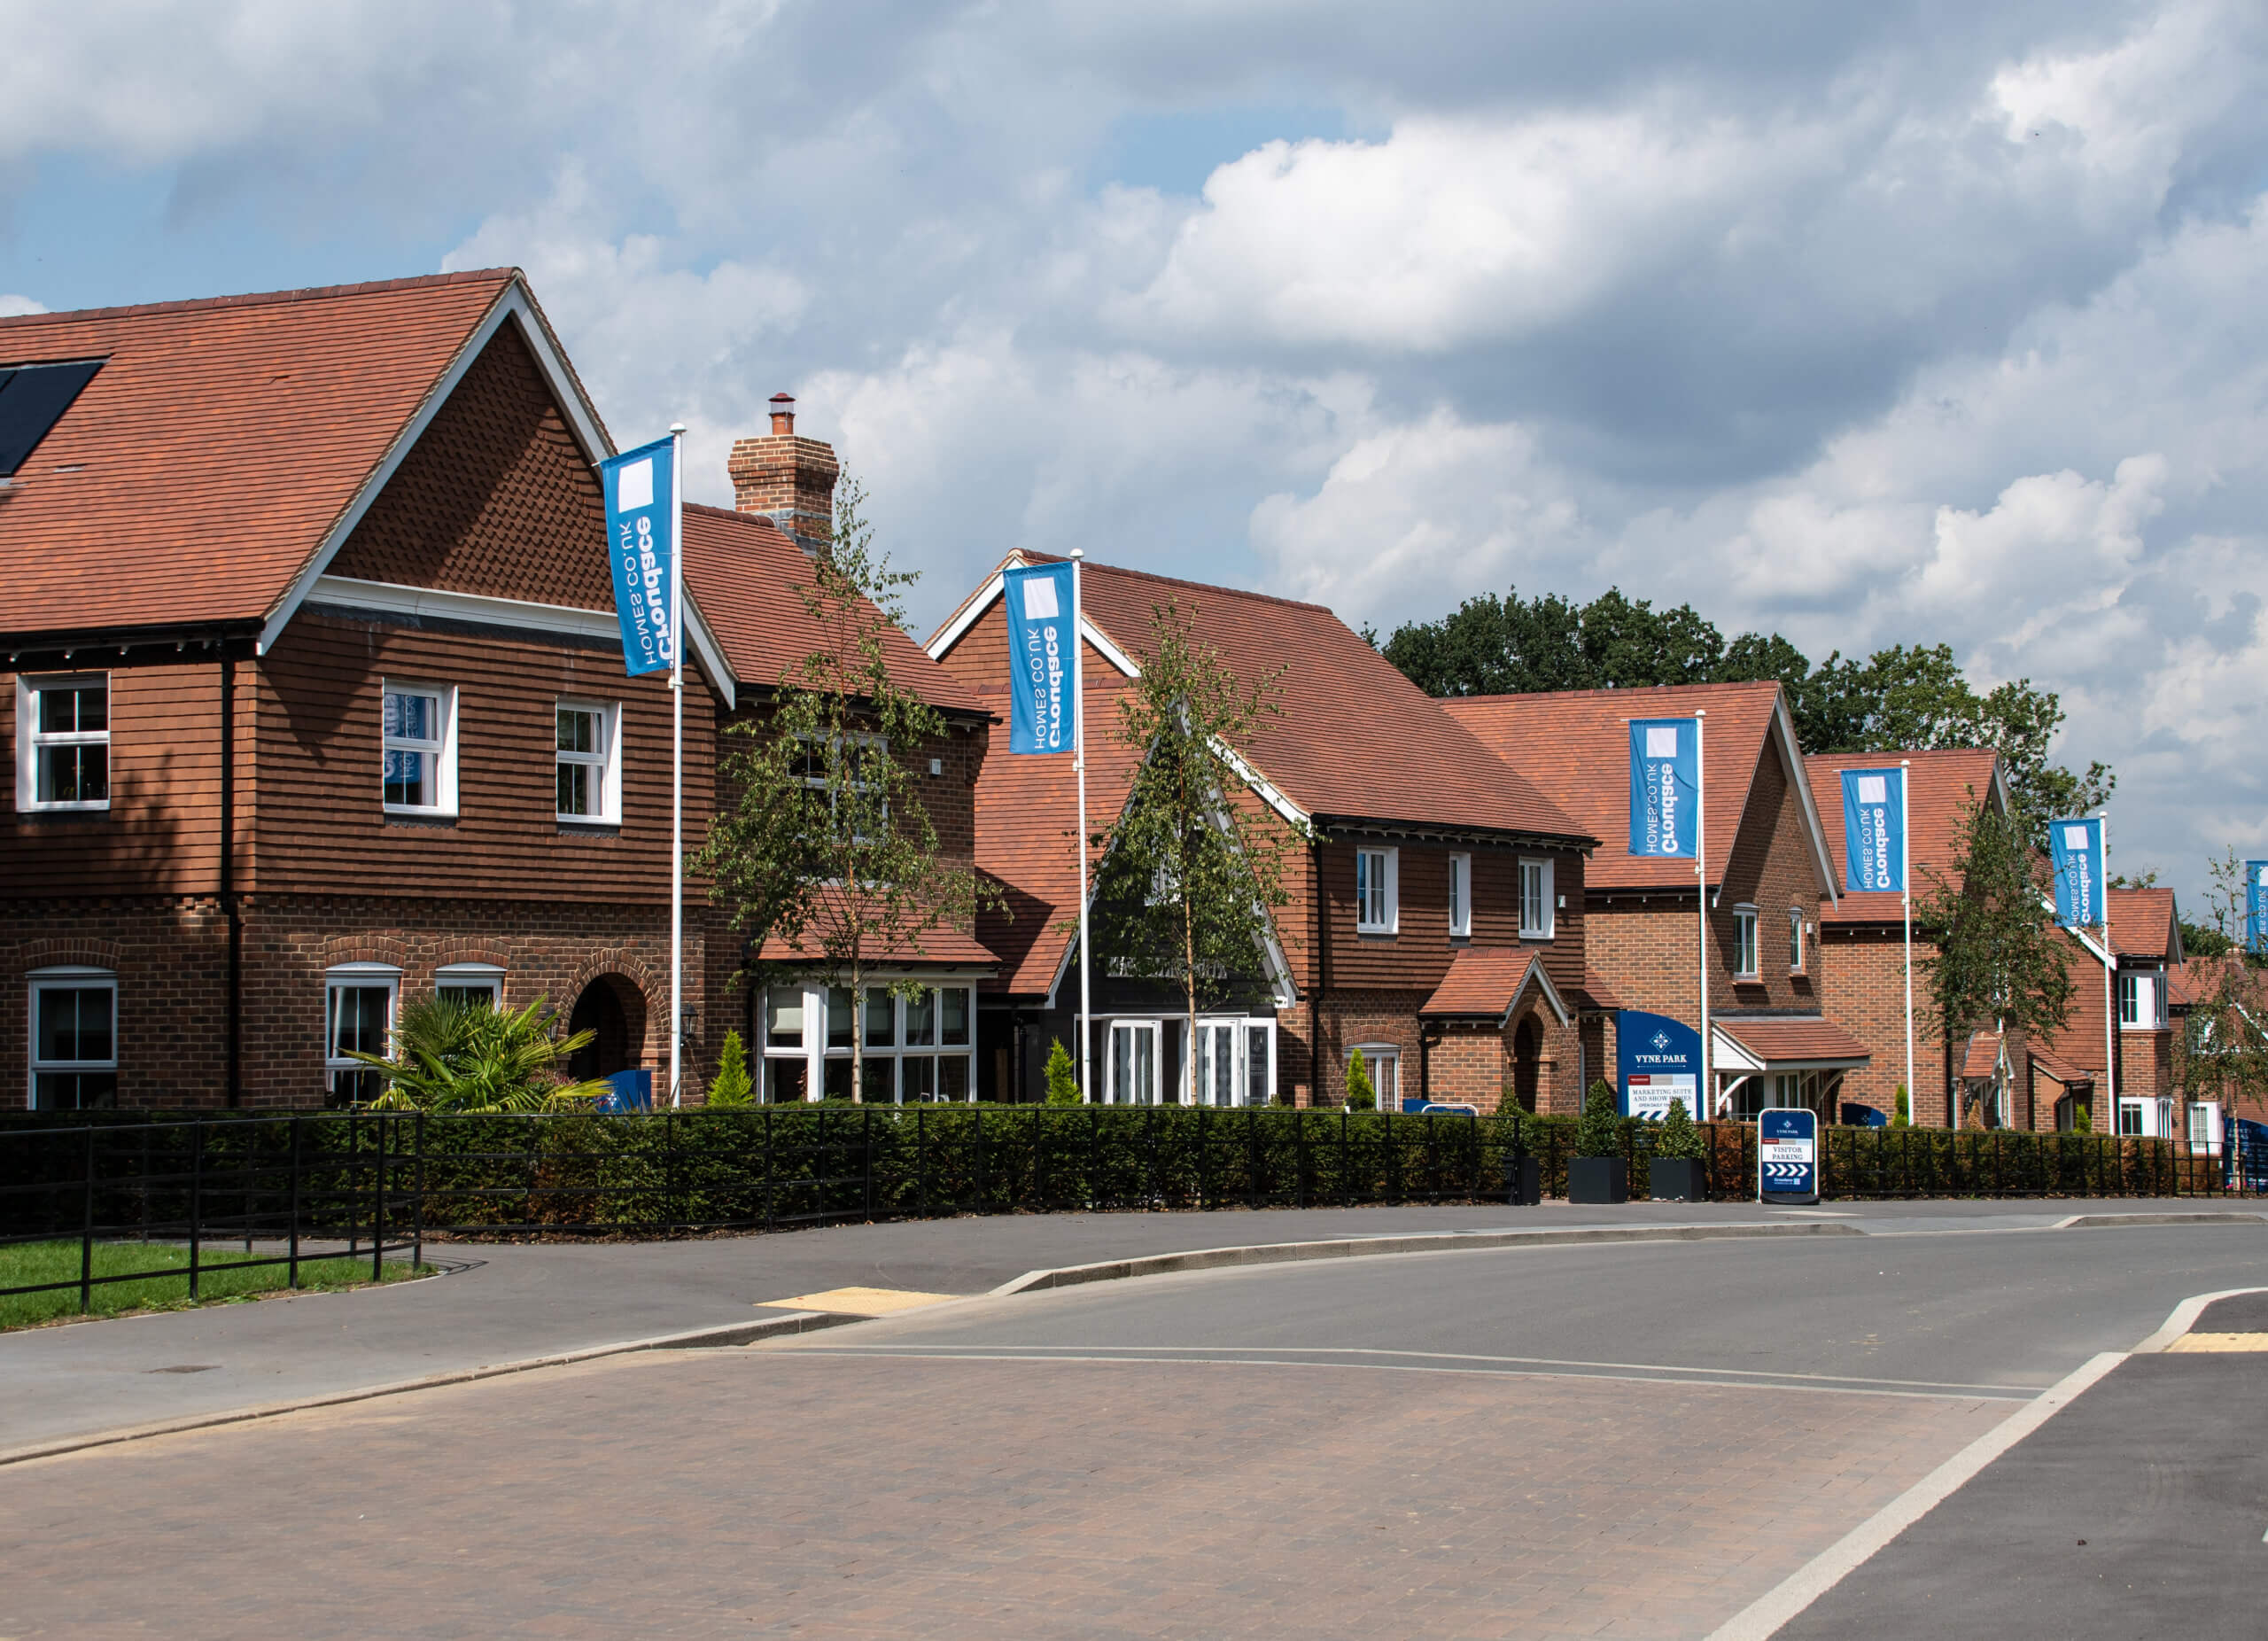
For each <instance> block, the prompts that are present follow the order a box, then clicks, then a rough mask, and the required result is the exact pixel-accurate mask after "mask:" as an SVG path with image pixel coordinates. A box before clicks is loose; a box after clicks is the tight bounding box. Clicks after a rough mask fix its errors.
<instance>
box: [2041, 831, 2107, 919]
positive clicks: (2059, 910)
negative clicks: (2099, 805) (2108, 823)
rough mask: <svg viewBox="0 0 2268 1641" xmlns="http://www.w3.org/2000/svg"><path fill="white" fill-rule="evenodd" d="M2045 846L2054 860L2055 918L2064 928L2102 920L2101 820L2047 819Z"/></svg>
mask: <svg viewBox="0 0 2268 1641" xmlns="http://www.w3.org/2000/svg"><path fill="white" fill-rule="evenodd" d="M2047 847H2048V851H2049V852H2050V854H2051V855H2053V857H2054V863H2055V921H2056V922H2059V923H2061V924H2062V926H2063V927H2064V928H2066V929H2093V928H2097V927H2099V926H2100V925H2101V922H2102V914H2103V904H2104V903H2103V898H2102V890H2103V883H2102V822H2101V821H2087V820H2075V821H2049V822H2048V823H2047Z"/></svg>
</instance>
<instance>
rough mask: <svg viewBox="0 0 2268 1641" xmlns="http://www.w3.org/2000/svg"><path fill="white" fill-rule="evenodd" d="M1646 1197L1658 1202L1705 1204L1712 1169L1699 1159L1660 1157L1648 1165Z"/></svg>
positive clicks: (1707, 1197) (1707, 1198)
mask: <svg viewBox="0 0 2268 1641" xmlns="http://www.w3.org/2000/svg"><path fill="white" fill-rule="evenodd" d="M1646 1194H1647V1195H1649V1196H1651V1197H1652V1198H1653V1199H1654V1201H1655V1202H1707V1201H1708V1200H1709V1170H1708V1167H1707V1165H1706V1164H1705V1163H1703V1162H1702V1161H1701V1159H1700V1158H1699V1157H1666V1156H1658V1157H1656V1158H1654V1159H1653V1161H1651V1163H1647V1164H1646Z"/></svg>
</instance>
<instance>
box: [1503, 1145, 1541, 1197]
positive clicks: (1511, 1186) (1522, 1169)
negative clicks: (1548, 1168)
mask: <svg viewBox="0 0 2268 1641" xmlns="http://www.w3.org/2000/svg"><path fill="white" fill-rule="evenodd" d="M1504 1200H1505V1201H1506V1202H1509V1203H1511V1206H1513V1207H1514V1208H1534V1206H1535V1205H1536V1204H1537V1203H1538V1202H1542V1201H1543V1170H1542V1168H1541V1167H1540V1166H1538V1164H1537V1163H1536V1160H1535V1159H1534V1157H1532V1156H1508V1157H1506V1158H1505V1159H1504Z"/></svg>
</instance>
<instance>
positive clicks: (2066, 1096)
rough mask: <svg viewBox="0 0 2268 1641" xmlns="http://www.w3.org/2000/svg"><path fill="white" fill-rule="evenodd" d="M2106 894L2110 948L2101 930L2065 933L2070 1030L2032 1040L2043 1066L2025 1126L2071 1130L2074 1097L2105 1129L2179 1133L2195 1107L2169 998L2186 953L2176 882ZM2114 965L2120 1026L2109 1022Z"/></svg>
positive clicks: (2114, 1001) (2035, 1055) (2157, 1135)
mask: <svg viewBox="0 0 2268 1641" xmlns="http://www.w3.org/2000/svg"><path fill="white" fill-rule="evenodd" d="M2104 899H2105V902H2106V904H2107V906H2108V907H2109V914H2110V953H2109V956H2108V957H2106V955H2105V953H2104V952H2103V948H2102V945H2101V938H2100V935H2101V931H2100V930H2099V929H2068V930H2066V931H2065V933H2064V938H2065V939H2066V940H2067V941H2069V942H2070V946H2071V967H2070V975H2071V1011H2070V1018H2069V1019H2068V1020H2066V1021H2065V1022H2064V1024H2063V1028H2062V1030H2060V1031H2054V1032H2050V1033H2046V1034H2044V1035H2043V1036H2042V1037H2041V1038H2039V1040H2038V1041H2037V1042H2036V1043H2034V1044H2033V1046H2032V1059H2033V1061H2034V1062H2035V1066H2036V1067H2037V1070H2038V1075H2037V1078H2036V1084H2035V1087H2034V1090H2033V1091H2032V1100H2031V1111H2030V1113H2029V1120H2028V1121H2025V1122H2023V1124H2021V1125H2023V1126H2026V1127H2033V1128H2043V1129H2044V1128H2060V1129H2070V1128H2071V1127H2073V1126H2074V1125H2075V1116H2076V1113H2075V1111H2074V1104H2075V1102H2080V1103H2087V1104H2088V1105H2089V1116H2088V1120H2089V1122H2090V1123H2091V1124H2092V1125H2093V1129H2094V1132H2097V1133H2105V1132H2117V1133H2121V1134H2136V1135H2144V1136H2149V1137H2154V1138H2161V1139H2179V1138H2180V1137H2181V1135H2182V1133H2183V1132H2184V1123H2185V1120H2186V1114H2185V1113H2184V1111H2183V1109H2182V1104H2183V1102H2182V1100H2181V1098H2180V1094H2179V1090H2178V1089H2177V1088H2176V1087H2175V1086H2174V1076H2173V1027H2174V1020H2173V1015H2172V1013H2171V1007H2170V1006H2171V1001H2172V996H2171V989H2172V988H2171V983H2172V981H2173V979H2174V976H2176V975H2177V974H2178V972H2179V969H2180V968H2181V965H2182V963H2183V961H2184V956H2185V954H2184V953H2183V951H2182V949H2181V919H2180V915H2179V908H2178V907H2177V906H2176V905H2175V903H2174V896H2173V890H2171V889H2155V888H2153V889H2112V890H2108V891H2107V892H2106V894H2105V896H2104ZM2106 967H2108V968H2109V972H2110V982H2111V984H2110V993H2111V1000H2110V1002H2109V1007H2110V1008H2111V1009H2112V1010H2113V1011H2115V1014H2116V1017H2117V1030H2116V1031H2112V1030H2109V1029H2107V1028H2106V1025H2105V1023H2104V1013H2105V1007H2106V1004H2105V1000H2104V995H2103V993H2104V986H2103V973H2104V969H2105V968H2106ZM2106 1062H2108V1065H2107V1066H2106ZM2098 1094H2099V1095H2101V1097H2100V1098H2096V1097H2094V1096H2096V1095H2098ZM2114 1102H2115V1104H2114ZM2114 1109H2115V1111H2116V1113H2117V1116H2116V1119H2115V1123H2114V1121H2113V1120H2112V1119H2111V1118H2110V1115H2109V1114H2110V1112H2111V1111H2113V1110H2114Z"/></svg>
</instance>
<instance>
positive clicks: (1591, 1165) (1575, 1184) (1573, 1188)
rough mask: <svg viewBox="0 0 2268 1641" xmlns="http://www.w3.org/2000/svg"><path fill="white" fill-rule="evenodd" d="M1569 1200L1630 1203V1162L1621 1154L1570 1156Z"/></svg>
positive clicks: (1568, 1170) (1568, 1174)
mask: <svg viewBox="0 0 2268 1641" xmlns="http://www.w3.org/2000/svg"><path fill="white" fill-rule="evenodd" d="M1567 1200H1568V1201H1569V1202H1628V1201H1629V1200H1630V1165H1629V1164H1628V1163H1626V1162H1624V1161H1623V1160H1622V1159H1621V1158H1620V1157H1619V1156H1574V1157H1569V1158H1568V1159H1567Z"/></svg>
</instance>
